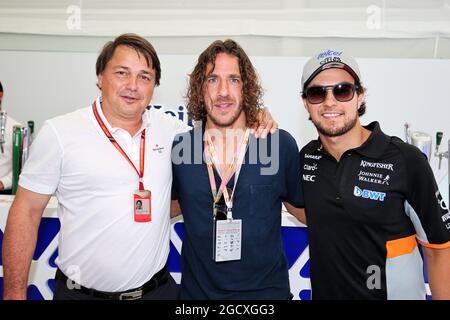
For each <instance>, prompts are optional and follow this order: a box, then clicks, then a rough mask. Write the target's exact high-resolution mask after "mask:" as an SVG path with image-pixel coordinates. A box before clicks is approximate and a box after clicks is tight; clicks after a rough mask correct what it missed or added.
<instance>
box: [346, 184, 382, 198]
mask: <svg viewBox="0 0 450 320" xmlns="http://www.w3.org/2000/svg"><path fill="white" fill-rule="evenodd" d="M353 195H354V196H355V197H361V198H364V199H370V200H376V201H384V198H385V197H386V193H384V192H379V191H372V190H367V189H361V188H359V187H357V186H355V188H354V189H353Z"/></svg>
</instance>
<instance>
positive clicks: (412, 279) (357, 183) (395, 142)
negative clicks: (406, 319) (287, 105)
mask: <svg viewBox="0 0 450 320" xmlns="http://www.w3.org/2000/svg"><path fill="white" fill-rule="evenodd" d="M301 85H302V91H303V92H302V98H303V104H304V106H305V108H306V110H307V111H308V113H309V116H310V120H311V121H312V123H313V124H314V126H315V127H316V128H317V131H318V133H319V138H318V139H317V140H313V141H311V142H310V143H309V144H307V145H306V146H305V147H304V148H303V149H302V150H301V151H300V161H301V168H302V182H303V189H304V198H305V212H306V218H307V223H308V227H309V236H310V238H309V240H310V247H309V249H310V256H311V264H310V266H311V285H312V298H313V299H425V297H426V290H425V284H424V277H423V262H422V258H421V254H420V251H419V246H418V244H417V242H419V243H420V244H421V245H422V246H423V248H424V253H425V256H426V262H427V267H428V268H427V269H428V282H429V284H430V289H431V293H432V296H433V298H434V299H449V298H450V273H449V272H448V271H449V270H450V225H449V224H448V222H449V221H447V220H446V219H448V216H449V213H448V208H447V207H446V205H445V204H444V202H443V200H442V197H441V195H440V193H439V190H438V187H437V184H436V182H435V180H434V176H433V173H432V170H431V168H430V166H429V164H428V162H427V159H426V157H425V156H424V155H423V154H422V153H421V152H420V151H419V149H417V148H416V147H414V146H411V145H409V144H406V143H404V142H403V141H401V140H400V139H399V138H396V137H391V136H388V135H386V134H384V133H383V132H382V131H381V129H380V125H379V124H378V123H377V122H372V123H370V124H369V125H367V126H362V125H361V123H360V119H359V117H360V116H362V115H363V114H364V113H365V111H366V105H365V101H364V97H365V88H364V87H363V86H362V84H361V74H360V71H359V68H358V64H357V63H356V61H355V60H354V59H353V58H351V57H349V56H347V55H346V54H345V53H344V52H343V51H341V50H325V51H323V52H321V53H319V54H317V55H316V56H314V57H312V58H311V59H310V60H309V61H308V62H307V63H306V65H305V67H304V69H303V75H302V80H301ZM446 217H447V218H446Z"/></svg>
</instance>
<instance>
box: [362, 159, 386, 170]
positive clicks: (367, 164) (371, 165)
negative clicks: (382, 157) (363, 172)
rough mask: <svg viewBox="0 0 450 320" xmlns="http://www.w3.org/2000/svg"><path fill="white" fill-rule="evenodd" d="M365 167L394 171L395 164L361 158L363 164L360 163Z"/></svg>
mask: <svg viewBox="0 0 450 320" xmlns="http://www.w3.org/2000/svg"><path fill="white" fill-rule="evenodd" d="M359 166H360V167H363V168H366V167H368V168H377V169H386V170H391V171H394V165H393V164H392V163H379V162H369V161H366V160H361V164H360V165H359Z"/></svg>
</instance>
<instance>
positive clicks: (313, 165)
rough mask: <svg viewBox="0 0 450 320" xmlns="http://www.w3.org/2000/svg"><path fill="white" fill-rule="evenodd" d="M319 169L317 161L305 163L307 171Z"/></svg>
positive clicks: (304, 168) (304, 166)
mask: <svg viewBox="0 0 450 320" xmlns="http://www.w3.org/2000/svg"><path fill="white" fill-rule="evenodd" d="M316 169H317V163H313V164H312V165H309V164H305V165H303V170H306V171H315V170H316Z"/></svg>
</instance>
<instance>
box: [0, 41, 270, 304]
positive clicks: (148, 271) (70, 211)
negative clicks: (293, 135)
mask: <svg viewBox="0 0 450 320" xmlns="http://www.w3.org/2000/svg"><path fill="white" fill-rule="evenodd" d="M96 72H97V77H98V87H99V88H100V89H101V97H99V98H98V99H96V100H95V101H94V102H93V103H92V105H90V106H88V107H86V108H84V109H79V110H77V111H75V112H73V113H70V114H67V115H64V116H60V117H56V118H54V119H51V120H48V121H47V122H46V123H45V124H44V126H43V127H42V129H41V130H40V132H39V134H38V136H37V137H36V139H35V140H34V142H33V146H32V148H31V150H30V155H29V158H28V160H27V162H26V165H25V166H24V168H23V170H22V174H21V176H20V181H19V185H20V187H19V189H18V192H17V195H16V199H15V201H14V203H13V205H12V207H11V210H10V212H9V216H8V222H7V227H6V232H5V236H4V241H3V244H4V248H3V256H4V259H3V265H4V267H3V270H4V298H5V299H25V298H26V291H27V280H28V272H29V269H30V263H31V258H32V255H33V251H34V248H35V245H36V239H37V229H38V226H39V222H40V219H41V216H42V213H43V210H44V208H45V207H46V205H47V203H48V201H49V199H50V197H51V196H52V195H53V194H55V195H56V197H57V199H58V202H59V206H58V217H59V219H60V221H61V231H60V234H59V239H58V240H59V248H58V253H59V256H58V258H57V260H56V263H57V265H58V270H57V273H56V287H55V295H54V299H72V300H81V299H92V300H94V299H146V300H149V299H175V298H176V297H177V288H176V284H175V281H174V280H173V279H172V277H171V276H170V273H169V272H168V270H167V268H166V262H167V257H168V254H169V234H170V228H169V226H170V214H169V213H170V197H171V184H172V171H171V170H172V169H171V158H170V156H171V148H172V142H173V139H174V137H175V135H176V134H178V133H180V132H184V131H186V130H189V129H190V127H188V126H187V125H185V124H184V123H182V122H181V121H179V120H178V119H175V118H174V117H171V116H169V115H166V114H164V113H162V112H160V111H157V110H153V109H152V110H150V111H147V110H146V107H147V106H148V104H149V103H150V101H151V98H152V95H153V90H154V88H155V86H157V85H158V84H159V80H160V76H161V68H160V62H159V59H158V56H157V54H156V52H155V50H154V48H153V47H152V45H151V44H150V43H149V42H148V41H147V40H145V39H143V38H142V37H140V36H137V35H133V34H124V35H121V36H119V37H117V38H116V39H115V40H114V41H111V42H108V43H107V44H106V45H105V47H104V48H103V51H102V52H101V53H100V55H99V57H98V59H97V64H96ZM271 126H272V122H271V121H269V123H266V127H271ZM260 130H261V129H260ZM266 130H268V128H267V129H266ZM264 134H265V133H264ZM139 202H140V203H142V207H141V209H139V210H137V209H136V204H137V203H139Z"/></svg>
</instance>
